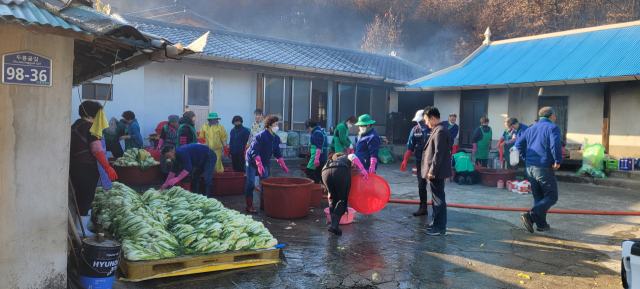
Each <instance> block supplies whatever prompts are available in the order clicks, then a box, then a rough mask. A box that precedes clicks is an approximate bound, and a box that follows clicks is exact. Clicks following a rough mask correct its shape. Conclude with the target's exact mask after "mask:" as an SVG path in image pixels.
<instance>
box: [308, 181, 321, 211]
mask: <svg viewBox="0 0 640 289" xmlns="http://www.w3.org/2000/svg"><path fill="white" fill-rule="evenodd" d="M323 191H324V187H323V186H322V185H319V184H313V185H311V198H310V199H309V207H320V204H321V203H322V193H323Z"/></svg>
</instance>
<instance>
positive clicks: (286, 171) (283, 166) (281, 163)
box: [278, 158, 290, 174]
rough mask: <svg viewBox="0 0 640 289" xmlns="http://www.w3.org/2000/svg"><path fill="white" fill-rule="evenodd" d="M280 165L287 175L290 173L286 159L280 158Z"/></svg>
mask: <svg viewBox="0 0 640 289" xmlns="http://www.w3.org/2000/svg"><path fill="white" fill-rule="evenodd" d="M278 163H279V164H280V167H281V168H282V172H283V173H285V174H288V173H290V171H289V169H288V168H287V165H286V164H285V163H284V159H283V158H279V159H278Z"/></svg>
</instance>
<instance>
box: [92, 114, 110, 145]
mask: <svg viewBox="0 0 640 289" xmlns="http://www.w3.org/2000/svg"><path fill="white" fill-rule="evenodd" d="M108 127H109V122H108V121H107V117H106V116H105V115H104V110H102V109H101V110H99V111H98V113H97V114H96V116H95V117H94V120H93V125H92V126H91V128H90V129H89V132H91V134H92V135H93V136H95V137H97V138H98V139H102V130H104V129H105V128H108Z"/></svg>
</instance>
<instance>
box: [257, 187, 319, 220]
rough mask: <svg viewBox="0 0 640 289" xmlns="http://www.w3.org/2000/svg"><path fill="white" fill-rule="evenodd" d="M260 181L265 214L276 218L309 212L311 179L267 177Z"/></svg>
mask: <svg viewBox="0 0 640 289" xmlns="http://www.w3.org/2000/svg"><path fill="white" fill-rule="evenodd" d="M260 183H261V184H262V193H263V195H264V207H265V213H266V214H267V216H269V217H272V218H278V219H297V218H302V217H305V216H307V215H308V214H309V202H310V200H311V185H313V181H312V180H310V179H302V178H268V179H265V180H262V181H260Z"/></svg>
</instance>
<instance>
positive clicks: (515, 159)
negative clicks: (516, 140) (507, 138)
mask: <svg viewBox="0 0 640 289" xmlns="http://www.w3.org/2000/svg"><path fill="white" fill-rule="evenodd" d="M509 163H510V164H511V165H512V166H517V165H518V163H520V155H519V154H518V149H516V147H512V148H511V149H510V150H509Z"/></svg>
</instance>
